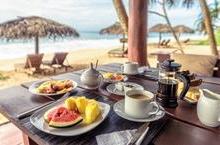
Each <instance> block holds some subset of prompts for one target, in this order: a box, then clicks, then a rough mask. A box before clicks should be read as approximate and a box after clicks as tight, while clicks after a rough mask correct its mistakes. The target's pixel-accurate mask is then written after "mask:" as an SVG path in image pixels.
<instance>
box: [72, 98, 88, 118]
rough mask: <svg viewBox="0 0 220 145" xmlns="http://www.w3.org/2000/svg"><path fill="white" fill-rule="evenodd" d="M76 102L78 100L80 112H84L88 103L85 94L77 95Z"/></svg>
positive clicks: (77, 104)
mask: <svg viewBox="0 0 220 145" xmlns="http://www.w3.org/2000/svg"><path fill="white" fill-rule="evenodd" d="M75 102H76V106H77V108H78V111H79V113H80V114H84V113H85V109H86V106H87V104H88V100H87V99H86V98H85V97H84V96H82V97H77V98H76V99H75Z"/></svg>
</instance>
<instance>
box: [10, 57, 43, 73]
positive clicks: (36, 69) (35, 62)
mask: <svg viewBox="0 0 220 145" xmlns="http://www.w3.org/2000/svg"><path fill="white" fill-rule="evenodd" d="M43 56H44V54H28V55H27V58H26V62H25V63H20V64H15V65H14V67H15V71H18V70H19V69H22V70H23V69H24V70H29V71H30V72H31V73H32V74H33V73H42V72H43V69H42V68H41V64H42V59H43ZM25 72H26V71H25Z"/></svg>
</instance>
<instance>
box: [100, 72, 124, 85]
mask: <svg viewBox="0 0 220 145" xmlns="http://www.w3.org/2000/svg"><path fill="white" fill-rule="evenodd" d="M102 75H103V78H104V81H105V82H108V83H117V82H121V81H126V80H127V79H128V78H127V76H126V75H122V74H118V73H111V72H103V73H102Z"/></svg>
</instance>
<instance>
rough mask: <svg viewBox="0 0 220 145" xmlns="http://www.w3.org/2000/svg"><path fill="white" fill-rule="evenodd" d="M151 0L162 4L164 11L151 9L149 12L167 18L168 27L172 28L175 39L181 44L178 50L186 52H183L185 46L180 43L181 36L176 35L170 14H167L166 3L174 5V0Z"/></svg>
mask: <svg viewBox="0 0 220 145" xmlns="http://www.w3.org/2000/svg"><path fill="white" fill-rule="evenodd" d="M151 2H152V3H158V4H160V5H161V7H162V10H163V13H159V12H155V11H150V10H149V11H148V12H149V13H152V14H156V15H158V16H160V17H162V18H164V19H165V20H166V22H167V25H168V27H169V29H170V31H171V33H172V35H173V37H174V38H175V40H176V42H177V44H178V46H179V49H178V50H180V51H181V52H182V53H184V52H183V48H182V46H181V43H180V41H179V38H178V37H177V35H176V33H175V31H174V29H173V26H172V24H171V22H170V19H169V16H168V14H167V9H166V3H168V4H169V6H173V5H174V2H173V1H167V0H162V1H157V0H152V1H151Z"/></svg>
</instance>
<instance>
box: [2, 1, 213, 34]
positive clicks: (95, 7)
mask: <svg viewBox="0 0 220 145" xmlns="http://www.w3.org/2000/svg"><path fill="white" fill-rule="evenodd" d="M123 1H124V4H125V6H126V9H128V1H129V0H123ZM212 1H213V0H208V2H209V3H210V2H212ZM149 9H151V10H156V11H161V8H160V6H153V7H152V6H150V7H149ZM199 13H200V8H199V6H198V5H195V6H194V7H193V8H191V9H188V10H187V9H185V8H181V7H177V8H175V9H169V10H168V16H169V18H170V20H171V23H172V25H178V24H184V25H187V26H189V27H192V28H195V26H194V21H195V19H196V18H197V16H198V15H199ZM0 14H1V15H0V23H1V22H4V21H7V20H10V19H15V18H17V16H30V15H37V16H42V17H46V18H50V19H53V20H56V21H58V22H61V23H64V24H67V25H70V26H72V27H74V28H76V29H77V30H79V31H99V30H100V29H102V28H104V27H106V26H109V25H111V24H113V23H114V22H115V21H117V20H118V19H117V15H116V12H115V9H114V7H113V3H112V0H0ZM163 22H165V21H164V20H163V19H161V18H159V17H158V16H156V15H153V14H150V15H149V18H148V23H149V27H151V26H152V25H154V24H157V23H163Z"/></svg>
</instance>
